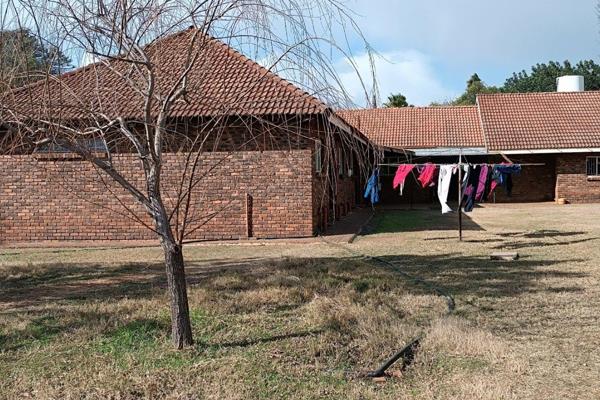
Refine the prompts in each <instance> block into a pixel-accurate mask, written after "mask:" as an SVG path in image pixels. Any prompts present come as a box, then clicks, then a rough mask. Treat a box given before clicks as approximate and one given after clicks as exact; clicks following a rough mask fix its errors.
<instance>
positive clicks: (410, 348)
mask: <svg viewBox="0 0 600 400" xmlns="http://www.w3.org/2000/svg"><path fill="white" fill-rule="evenodd" d="M374 215H375V213H373V215H372V216H371V218H369V220H368V221H367V222H366V223H365V224H364V225H363V226H362V227H361V228H360V230H359V232H358V234H360V233H362V231H363V229H364V228H365V226H366V225H367V224H368V223H369V222H370V221H371V220H372V218H373V216H374ZM319 237H320V239H321V240H322V241H323V242H324V243H326V244H328V245H330V246H333V247H338V248H341V249H343V250H345V251H346V252H348V253H350V254H352V255H354V256H355V257H357V258H360V259H363V260H365V261H367V262H370V263H371V264H374V265H377V266H381V265H383V266H385V267H386V268H389V269H391V270H392V271H394V272H396V273H398V274H400V275H402V276H404V277H405V278H406V279H408V280H410V281H413V282H415V283H417V284H419V285H422V286H424V287H426V288H427V289H429V290H430V291H432V292H434V293H436V294H437V295H438V296H440V297H444V298H445V299H446V306H447V310H446V313H445V315H444V316H446V317H447V316H449V315H450V314H452V313H453V312H454V309H455V308H456V303H455V301H454V298H453V297H452V295H451V294H449V293H448V292H446V291H445V290H444V289H443V288H440V287H439V286H436V285H434V284H432V283H430V282H428V281H426V280H425V279H423V278H421V277H418V276H414V275H411V274H409V273H407V272H405V271H403V270H402V269H400V268H398V267H397V266H396V265H394V264H392V263H391V262H389V261H386V260H384V259H382V258H380V257H377V256H370V255H366V254H364V253H360V252H358V251H356V250H354V249H351V248H349V247H347V246H344V245H342V244H340V243H335V242H332V241H329V240H327V239H326V238H325V237H323V236H322V235H321V236H319ZM354 237H355V236H354ZM354 237H353V239H354ZM424 336H425V333H421V334H419V335H418V336H416V337H415V338H413V339H412V340H411V341H409V342H408V344H406V345H405V346H404V347H403V348H402V349H400V350H399V351H397V352H396V353H394V355H392V356H391V357H390V358H389V359H388V360H387V361H385V362H384V363H383V364H382V365H381V366H380V367H379V368H377V369H376V370H374V371H372V372H369V373H368V374H367V375H366V376H367V377H370V378H375V377H381V376H384V375H385V371H386V370H387V369H388V368H390V367H391V366H392V365H393V364H394V363H396V361H398V360H400V359H403V360H404V362H405V363H407V362H410V361H411V360H412V358H413V357H414V353H415V351H416V349H417V347H418V346H419V344H420V342H421V340H422V339H423V338H424Z"/></svg>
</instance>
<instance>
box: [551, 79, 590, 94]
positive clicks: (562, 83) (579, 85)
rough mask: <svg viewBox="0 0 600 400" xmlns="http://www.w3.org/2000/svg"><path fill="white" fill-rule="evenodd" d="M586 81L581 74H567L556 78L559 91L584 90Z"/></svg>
mask: <svg viewBox="0 0 600 400" xmlns="http://www.w3.org/2000/svg"><path fill="white" fill-rule="evenodd" d="M584 90H585V83H584V81H583V76H581V75H566V76H561V77H559V78H557V79H556V91H557V92H583V91H584Z"/></svg>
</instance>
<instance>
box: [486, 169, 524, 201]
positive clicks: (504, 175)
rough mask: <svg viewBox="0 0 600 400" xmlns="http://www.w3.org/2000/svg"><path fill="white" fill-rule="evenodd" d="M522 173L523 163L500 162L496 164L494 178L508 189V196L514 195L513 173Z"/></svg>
mask: <svg viewBox="0 0 600 400" xmlns="http://www.w3.org/2000/svg"><path fill="white" fill-rule="evenodd" d="M519 173H521V165H519V164H506V165H505V164H499V165H495V166H494V171H493V172H492V179H494V180H495V181H496V182H498V185H500V186H502V187H503V188H504V189H505V190H506V194H507V195H508V197H510V196H511V195H512V187H513V182H512V175H513V174H519Z"/></svg>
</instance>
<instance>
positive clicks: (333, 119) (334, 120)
mask: <svg viewBox="0 0 600 400" xmlns="http://www.w3.org/2000/svg"><path fill="white" fill-rule="evenodd" d="M328 114H329V115H328V116H327V120H328V121H329V123H330V124H332V125H334V126H337V127H338V128H340V129H341V130H343V131H345V132H346V133H348V134H350V135H352V136H354V137H355V138H356V139H357V140H358V141H359V142H361V143H362V144H364V145H366V144H367V139H366V138H365V137H362V136H361V135H360V134H358V133H357V131H358V130H357V129H355V128H354V127H352V126H351V125H350V124H348V123H347V122H346V121H344V120H343V119H342V118H340V117H338V116H337V115H336V114H335V113H334V112H330V113H328ZM359 132H360V131H359Z"/></svg>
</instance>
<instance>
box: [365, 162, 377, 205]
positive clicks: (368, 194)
mask: <svg viewBox="0 0 600 400" xmlns="http://www.w3.org/2000/svg"><path fill="white" fill-rule="evenodd" d="M365 199H370V201H371V204H375V203H379V168H375V170H374V171H373V174H372V175H371V177H370V178H369V180H368V181H367V188H366V190H365Z"/></svg>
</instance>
